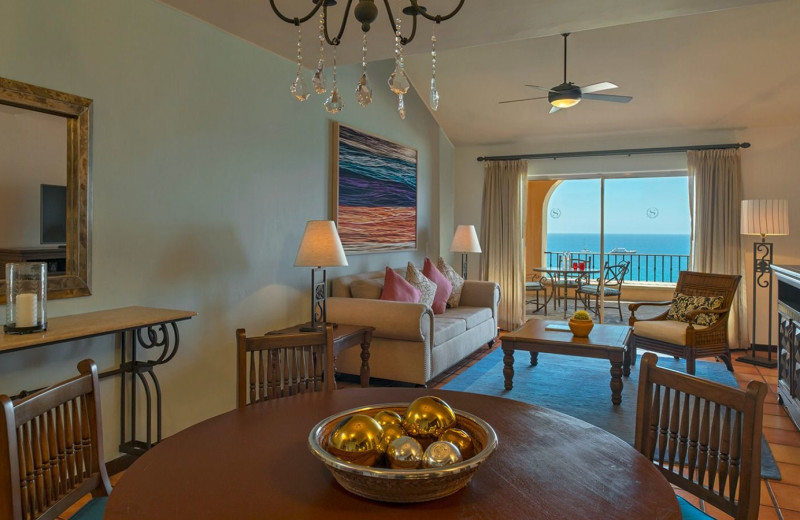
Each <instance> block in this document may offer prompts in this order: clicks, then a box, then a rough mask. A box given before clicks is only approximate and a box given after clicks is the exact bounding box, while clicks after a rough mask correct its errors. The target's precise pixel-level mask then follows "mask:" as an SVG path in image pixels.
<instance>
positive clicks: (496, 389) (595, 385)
mask: <svg viewBox="0 0 800 520" xmlns="http://www.w3.org/2000/svg"><path fill="white" fill-rule="evenodd" d="M658 365H659V366H661V367H665V368H672V369H674V370H678V371H680V372H685V370H686V365H685V362H684V361H682V360H675V359H674V358H672V357H671V356H670V357H659V358H658ZM610 368H611V364H610V363H609V362H608V361H607V360H602V359H588V358H579V357H575V356H561V355H557V354H539V364H538V365H537V366H535V367H532V366H531V365H530V355H529V354H528V352H524V351H522V352H521V351H517V352H515V353H514V388H512V389H511V390H505V389H504V388H503V351H502V349H500V348H497V349H496V350H495V351H493V352H492V353H490V354H489V355H487V356H486V357H485V358H483V359H482V360H480V361H478V362H477V363H476V364H474V365H473V366H471V367H470V368H468V369H467V370H466V371H464V372H463V373H462V374H460V375H458V376H456V377H455V379H453V380H452V381H450V382H449V383H447V384H446V385H444V387H443V389H445V390H458V391H462V392H472V393H476V394H486V395H495V396H499V397H505V398H507V399H516V400H518V401H524V402H526V403H531V404H535V405H538V406H544V407H546V408H550V409H553V410H558V411H559V412H562V413H565V414H567V415H571V416H573V417H577V418H579V419H582V420H584V421H586V422H588V423H591V424H593V425H595V426H598V427H600V428H602V429H604V430H606V431H608V432H611V433H613V434H614V435H616V436H617V437H619V438H621V439H623V440H625V441H626V442H628V443H629V444H631V445H633V438H634V434H635V430H636V424H635V423H636V399H637V386H638V385H637V383H638V378H639V365H638V362H637V364H636V366H633V367H631V375H630V377H627V378H626V377H623V378H622V383H623V389H622V404H620V405H619V406H614V405H613V404H611V388H610V387H609V382H610V380H611V374H610V373H609V370H610ZM695 375H697V376H698V377H702V378H704V379H710V380H711V381H716V382H717V383H722V384H724V385H728V386H733V387H736V386H738V385H737V384H736V379H735V378H734V377H733V374H732V373H731V372H729V371H728V370H727V369H726V368H725V365H724V364H723V363H713V362H698V363H697V370H696V374H695ZM761 442H762V450H761V476H762V478H768V479H773V480H780V478H781V474H780V471H779V470H778V466H777V464H776V463H775V459H774V458H773V456H772V451H770V449H769V445H768V444H767V442H766V441H765V440H764V439H763V438H762V441H761Z"/></svg>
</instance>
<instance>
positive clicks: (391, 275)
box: [381, 267, 422, 303]
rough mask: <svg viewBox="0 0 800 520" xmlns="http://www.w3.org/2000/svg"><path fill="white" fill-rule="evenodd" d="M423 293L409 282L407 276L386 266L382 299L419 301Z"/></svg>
mask: <svg viewBox="0 0 800 520" xmlns="http://www.w3.org/2000/svg"><path fill="white" fill-rule="evenodd" d="M421 295H422V293H421V292H419V289H417V288H416V287H414V286H413V285H411V284H410V283H408V282H407V281H406V279H405V278H403V277H402V276H400V275H399V274H397V273H395V272H394V270H392V269H391V268H389V267H387V268H386V275H385V276H384V278H383V293H381V300H390V301H394V302H410V303H418V302H419V297H420V296H421Z"/></svg>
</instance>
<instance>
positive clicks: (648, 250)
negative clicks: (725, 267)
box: [545, 233, 691, 282]
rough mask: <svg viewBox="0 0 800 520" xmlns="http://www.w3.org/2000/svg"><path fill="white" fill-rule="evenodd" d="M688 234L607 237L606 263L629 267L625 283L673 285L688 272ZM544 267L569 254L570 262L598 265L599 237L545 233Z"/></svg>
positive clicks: (610, 234) (553, 264) (591, 234)
mask: <svg viewBox="0 0 800 520" xmlns="http://www.w3.org/2000/svg"><path fill="white" fill-rule="evenodd" d="M690 243H691V240H690V236H689V235H653V234H649V235H644V234H612V233H609V234H606V239H605V252H606V254H607V255H609V256H608V257H607V261H608V262H609V264H611V265H614V264H617V263H619V262H621V261H623V260H625V261H629V262H630V263H631V264H630V267H629V271H628V274H627V276H626V277H625V279H626V280H635V281H641V282H644V281H650V282H652V281H655V282H675V281H677V279H678V273H679V272H680V271H681V270H684V269H688V262H689V256H688V255H689V249H690ZM545 251H546V252H547V253H549V254H548V255H547V258H546V260H547V264H548V265H550V266H556V265H558V263H559V254H560V253H564V252H569V253H572V261H573V262H574V261H581V260H583V261H586V262H587V263H591V265H593V266H594V267H597V266H599V264H600V235H599V234H596V233H548V234H547V244H546V246H545Z"/></svg>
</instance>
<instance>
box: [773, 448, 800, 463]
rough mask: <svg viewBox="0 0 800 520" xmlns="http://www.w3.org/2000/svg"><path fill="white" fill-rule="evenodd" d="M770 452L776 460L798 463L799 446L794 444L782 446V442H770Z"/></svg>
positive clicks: (799, 459) (799, 458)
mask: <svg viewBox="0 0 800 520" xmlns="http://www.w3.org/2000/svg"><path fill="white" fill-rule="evenodd" d="M769 447H770V449H771V450H772V454H773V455H774V456H775V460H776V461H778V462H786V463H788V464H800V448H798V447H796V446H784V445H783V444H770V446H769Z"/></svg>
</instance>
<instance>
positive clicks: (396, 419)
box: [375, 410, 403, 428]
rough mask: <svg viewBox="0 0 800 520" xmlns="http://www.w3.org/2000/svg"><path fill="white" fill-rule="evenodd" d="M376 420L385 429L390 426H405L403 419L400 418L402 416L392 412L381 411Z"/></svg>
mask: <svg viewBox="0 0 800 520" xmlns="http://www.w3.org/2000/svg"><path fill="white" fill-rule="evenodd" d="M375 420H376V421H378V424H380V425H381V426H383V427H384V428H386V426H388V425H390V424H396V425H397V426H400V425H402V424H403V418H402V417H400V414H399V413H397V412H393V411H392V410H381V411H380V412H378V413H376V414H375Z"/></svg>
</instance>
